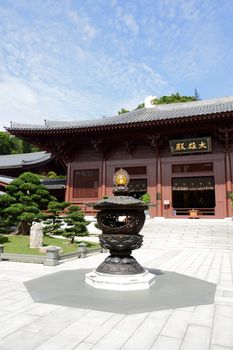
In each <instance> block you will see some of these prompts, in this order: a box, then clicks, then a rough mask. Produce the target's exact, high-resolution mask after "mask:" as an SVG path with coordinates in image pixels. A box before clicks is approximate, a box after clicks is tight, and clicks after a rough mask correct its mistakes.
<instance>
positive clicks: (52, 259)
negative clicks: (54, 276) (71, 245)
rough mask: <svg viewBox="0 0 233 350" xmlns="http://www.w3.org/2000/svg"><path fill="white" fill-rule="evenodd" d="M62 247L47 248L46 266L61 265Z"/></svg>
mask: <svg viewBox="0 0 233 350" xmlns="http://www.w3.org/2000/svg"><path fill="white" fill-rule="evenodd" d="M60 249H61V248H60V247H55V246H50V247H48V248H47V255H46V259H45V261H44V265H45V266H56V265H59V254H58V252H59V250H60Z"/></svg>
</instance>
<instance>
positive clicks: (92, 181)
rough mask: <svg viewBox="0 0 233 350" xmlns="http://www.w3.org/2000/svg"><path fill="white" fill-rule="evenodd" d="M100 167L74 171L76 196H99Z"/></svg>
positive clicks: (74, 191)
mask: <svg viewBox="0 0 233 350" xmlns="http://www.w3.org/2000/svg"><path fill="white" fill-rule="evenodd" d="M98 188H99V169H85V170H75V171H74V190H73V197H74V198H98Z"/></svg>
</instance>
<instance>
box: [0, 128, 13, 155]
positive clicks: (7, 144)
mask: <svg viewBox="0 0 233 350" xmlns="http://www.w3.org/2000/svg"><path fill="white" fill-rule="evenodd" d="M12 139H13V137H11V136H10V135H9V134H7V133H5V132H3V131H0V154H1V155H4V154H11V153H12V151H13V150H14V149H15V145H14V142H13V140H12Z"/></svg>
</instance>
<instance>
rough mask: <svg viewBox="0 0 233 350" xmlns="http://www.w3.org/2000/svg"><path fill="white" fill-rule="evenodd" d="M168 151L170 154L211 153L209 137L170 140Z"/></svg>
mask: <svg viewBox="0 0 233 350" xmlns="http://www.w3.org/2000/svg"><path fill="white" fill-rule="evenodd" d="M170 149H171V153H172V154H181V153H203V152H211V151H212V147H211V137H200V138H195V139H186V140H171V141H170Z"/></svg>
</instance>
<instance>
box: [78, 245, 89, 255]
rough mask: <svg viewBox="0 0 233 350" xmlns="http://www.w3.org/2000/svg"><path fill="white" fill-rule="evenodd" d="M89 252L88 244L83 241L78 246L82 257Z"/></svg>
mask: <svg viewBox="0 0 233 350" xmlns="http://www.w3.org/2000/svg"><path fill="white" fill-rule="evenodd" d="M86 252H87V245H86V243H84V242H81V243H80V244H79V246H78V253H80V258H84V256H85V255H86Z"/></svg>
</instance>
